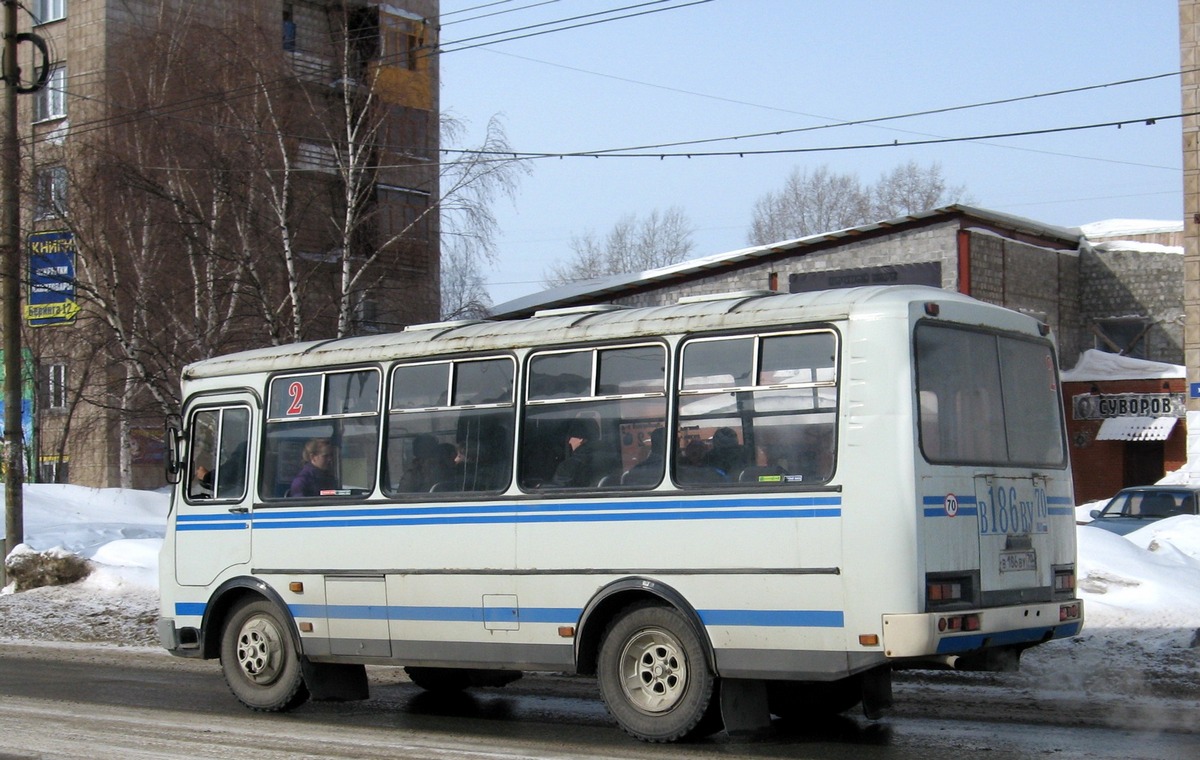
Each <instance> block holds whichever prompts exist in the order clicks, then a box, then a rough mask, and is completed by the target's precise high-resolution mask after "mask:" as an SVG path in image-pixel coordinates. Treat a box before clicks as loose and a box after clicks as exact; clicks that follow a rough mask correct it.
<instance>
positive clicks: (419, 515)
mask: <svg viewBox="0 0 1200 760" xmlns="http://www.w3.org/2000/svg"><path fill="white" fill-rule="evenodd" d="M841 502H842V499H841V497H840V496H836V495H835V496H810V497H799V498H792V499H755V498H730V499H721V500H704V501H680V500H677V499H670V500H667V499H662V500H619V501H613V500H605V501H586V502H566V503H556V504H530V503H527V502H518V503H514V504H482V505H478V506H460V505H446V506H442V507H414V508H410V509H406V508H403V507H385V508H374V509H372V508H369V507H358V508H353V509H331V510H319V509H311V510H288V511H286V512H284V511H275V510H263V511H262V512H259V513H258V514H257V515H232V516H231V515H213V514H203V515H179V516H178V517H177V518H176V530H178V531H213V530H241V529H245V528H247V527H253V528H256V529H260V530H272V529H283V528H339V527H378V526H385V525H460V524H495V523H514V524H515V523H526V524H528V523H551V522H619V521H643V520H712V519H722V520H736V519H784V518H815V517H840V516H841Z"/></svg>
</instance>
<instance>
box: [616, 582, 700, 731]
mask: <svg viewBox="0 0 1200 760" xmlns="http://www.w3.org/2000/svg"><path fill="white" fill-rule="evenodd" d="M597 678H598V680H599V682H600V695H601V697H603V699H604V705H605V707H606V708H607V709H608V712H609V714H610V715H612V717H613V719H615V720H616V721H617V724H618V725H620V726H621V728H622V729H624V731H625V733H627V734H629V735H630V736H632V737H634V738H636V739H640V740H642V741H646V742H672V741H677V740H679V739H684V738H686V737H689V736H696V735H700V734H702V733H704V732H705V730H706V727H707V726H708V725H709V722H705V721H704V718H705V716H706V714H709V708H710V706H713V698H714V694H715V691H716V688H715V687H716V677H715V676H714V675H713V674H712V673H711V672H710V671H709V669H708V659H707V658H706V657H705V648H704V643H703V642H702V641H701V639H700V636H699V634H698V633H697V632H696V630H695V628H694V627H693V626H692V625H691V624H690V623H689V622H688V620H687V618H685V617H684V616H683V614H682V613H680V612H679V611H678V610H676V609H675V608H673V607H665V606H661V605H654V604H640V605H635V606H632V607H630V608H629V609H627V610H626V611H625V612H623V613H622V614H621V615H620V616H619V617H617V618H616V619H615V620H614V621H613V622H612V623H611V624H610V625H609V627H608V630H607V631H605V633H604V640H603V642H602V643H601V645H600V656H599V659H598V661H597Z"/></svg>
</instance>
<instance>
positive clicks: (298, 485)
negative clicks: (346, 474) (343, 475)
mask: <svg viewBox="0 0 1200 760" xmlns="http://www.w3.org/2000/svg"><path fill="white" fill-rule="evenodd" d="M303 458H304V465H303V466H302V467H301V468H300V471H299V472H298V473H296V477H295V478H293V479H292V485H291V487H290V488H288V492H287V495H288V496H320V495H321V492H323V491H333V490H336V489H337V487H338V483H337V479H336V478H335V477H334V476H333V465H334V449H333V443H332V442H331V441H330V440H329V439H328V438H312V439H310V440H309V441H308V443H306V444H304V454H303Z"/></svg>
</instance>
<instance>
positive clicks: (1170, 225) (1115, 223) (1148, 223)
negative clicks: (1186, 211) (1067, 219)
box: [1079, 219, 1183, 240]
mask: <svg viewBox="0 0 1200 760" xmlns="http://www.w3.org/2000/svg"><path fill="white" fill-rule="evenodd" d="M1079 231H1080V232H1082V233H1083V236H1084V237H1086V238H1087V239H1088V240H1100V239H1103V238H1119V237H1122V236H1128V235H1153V234H1158V233H1163V232H1182V231H1183V222H1182V221H1174V220H1171V219H1167V220H1161V219H1105V220H1103V221H1099V222H1092V223H1091V224H1085V225H1082V226H1081V227H1080V228H1079Z"/></svg>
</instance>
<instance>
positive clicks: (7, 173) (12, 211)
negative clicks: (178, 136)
mask: <svg viewBox="0 0 1200 760" xmlns="http://www.w3.org/2000/svg"><path fill="white" fill-rule="evenodd" d="M2 2H3V5H4V38H3V40H2V42H3V50H2V51H0V60H2V61H3V64H4V66H3V83H2V87H3V94H0V333H3V342H2V343H0V345H2V346H3V348H4V393H3V396H4V556H3V557H0V587H3V586H6V585H8V572H7V571H6V570H5V567H4V560H5V559H7V558H8V555H9V554H10V553H11V552H12V550H13V549H15V548H17V546H18V545H19V544H21V543H23V542H24V541H25V504H24V492H25V432H24V429H23V428H22V426H21V422H22V418H23V416H24V415H23V414H22V412H23V411H24V410H22V409H21V385H22V383H21V381H22V367H21V146H20V143H19V142H18V141H17V95H18V94H27V93H31V92H37V91H38V90H40V89H42V88H43V87H45V86H46V80H47V78H48V77H49V76H50V53H49V51H48V50H47V48H46V41H45V40H43V39H42V38H41V37H39V36H37V35H36V34H30V33H29V32H25V33H22V34H18V33H17V7H18V5H19V3H18V0H2ZM22 42H30V43H32V44H33V46H34V47H36V48H37V49H38V52H39V53H40V54H41V58H42V67H41V70H40V71H39V72H38V77H37V80H36V81H35V82H34V83H33V84H31V85H29V86H23V85H22V84H21V69H20V67H19V66H17V45H19V44H20V43H22Z"/></svg>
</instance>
